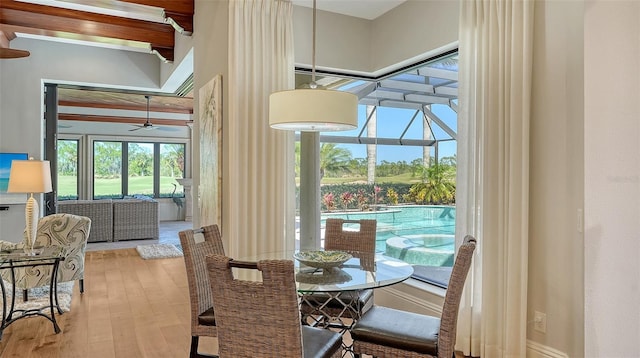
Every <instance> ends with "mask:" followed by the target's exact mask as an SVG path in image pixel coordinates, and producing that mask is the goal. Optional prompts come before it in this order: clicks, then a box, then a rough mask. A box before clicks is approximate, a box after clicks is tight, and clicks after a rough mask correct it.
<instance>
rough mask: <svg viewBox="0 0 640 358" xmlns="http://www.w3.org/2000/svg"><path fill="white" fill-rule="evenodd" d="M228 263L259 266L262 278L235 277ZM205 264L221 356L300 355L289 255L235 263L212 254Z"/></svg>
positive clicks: (292, 357) (249, 267) (283, 357)
mask: <svg viewBox="0 0 640 358" xmlns="http://www.w3.org/2000/svg"><path fill="white" fill-rule="evenodd" d="M232 266H235V267H242V268H243V270H241V271H245V270H258V271H260V272H261V273H262V275H261V276H262V282H259V281H254V280H241V279H237V278H235V277H234V272H233V271H232ZM207 267H208V270H209V279H210V281H211V282H215V284H212V285H211V291H212V294H213V302H214V304H215V307H216V324H217V326H218V347H219V354H220V357H234V358H242V357H251V358H261V357H265V358H267V357H269V358H272V357H281V358H300V357H302V356H303V353H302V330H301V326H300V311H299V309H298V296H297V293H296V286H295V280H294V270H293V261H290V260H264V261H259V262H258V263H247V262H244V263H236V262H234V261H232V260H231V259H230V258H228V257H225V256H221V255H213V256H209V257H207ZM236 270H238V269H236ZM255 272H257V271H255ZM237 274H238V276H240V275H242V273H241V272H239V273H237ZM241 277H244V276H241Z"/></svg>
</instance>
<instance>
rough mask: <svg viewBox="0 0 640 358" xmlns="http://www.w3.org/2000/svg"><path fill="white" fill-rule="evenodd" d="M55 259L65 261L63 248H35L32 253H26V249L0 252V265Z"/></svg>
mask: <svg viewBox="0 0 640 358" xmlns="http://www.w3.org/2000/svg"><path fill="white" fill-rule="evenodd" d="M27 251H28V249H27ZM55 259H60V260H63V259H64V257H63V256H62V247H60V246H45V247H35V248H33V252H31V253H29V252H25V250H24V249H11V250H2V251H0V265H4V264H7V263H8V262H13V263H19V262H23V263H27V262H36V261H46V260H55Z"/></svg>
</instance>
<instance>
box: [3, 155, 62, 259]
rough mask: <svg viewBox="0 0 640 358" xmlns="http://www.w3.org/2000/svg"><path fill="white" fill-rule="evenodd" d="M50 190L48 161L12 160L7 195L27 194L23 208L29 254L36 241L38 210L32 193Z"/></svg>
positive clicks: (31, 159)
mask: <svg viewBox="0 0 640 358" xmlns="http://www.w3.org/2000/svg"><path fill="white" fill-rule="evenodd" d="M51 190H52V189H51V167H50V164H49V161H48V160H33V158H29V160H13V161H11V171H10V172H9V187H8V188H7V192H9V193H25V194H29V199H28V200H27V205H26V207H25V220H26V224H27V226H26V230H25V231H26V233H27V244H28V245H29V250H30V253H33V245H34V243H35V241H36V231H37V229H38V219H39V217H40V208H39V207H38V202H37V201H36V199H34V198H33V194H34V193H48V192H50V191H51Z"/></svg>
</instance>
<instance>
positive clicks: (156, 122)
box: [58, 113, 191, 127]
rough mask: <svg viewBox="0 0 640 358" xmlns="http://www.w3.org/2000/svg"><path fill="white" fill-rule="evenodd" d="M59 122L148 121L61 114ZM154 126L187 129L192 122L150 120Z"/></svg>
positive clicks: (140, 122) (143, 119) (132, 122)
mask: <svg viewBox="0 0 640 358" xmlns="http://www.w3.org/2000/svg"><path fill="white" fill-rule="evenodd" d="M58 120H62V121H84V122H106V123H126V124H144V123H145V122H146V121H147V119H146V118H140V117H117V116H97V115H88V114H71V113H60V114H58ZM149 120H150V121H151V123H152V124H153V125H157V126H182V127H187V126H188V125H189V124H190V123H191V121H185V120H179V119H162V118H149Z"/></svg>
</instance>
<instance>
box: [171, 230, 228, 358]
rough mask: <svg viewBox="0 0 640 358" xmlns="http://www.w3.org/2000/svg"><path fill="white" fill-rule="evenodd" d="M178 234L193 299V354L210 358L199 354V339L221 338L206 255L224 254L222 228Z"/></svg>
mask: <svg viewBox="0 0 640 358" xmlns="http://www.w3.org/2000/svg"><path fill="white" fill-rule="evenodd" d="M178 235H179V236H180V244H181V245H182V250H183V252H184V264H185V266H186V269H187V282H188V284H189V297H190V301H191V353H190V357H191V358H195V357H210V356H207V355H204V354H199V353H198V342H199V338H200V337H201V336H205V337H217V329H216V320H215V316H214V312H213V300H212V299H211V285H210V284H209V275H208V273H207V263H206V261H205V257H206V256H207V255H212V254H220V255H224V247H223V246H222V237H221V235H220V229H219V228H218V226H217V225H209V226H204V227H202V228H200V229H195V230H184V231H180V232H179V233H178Z"/></svg>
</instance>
